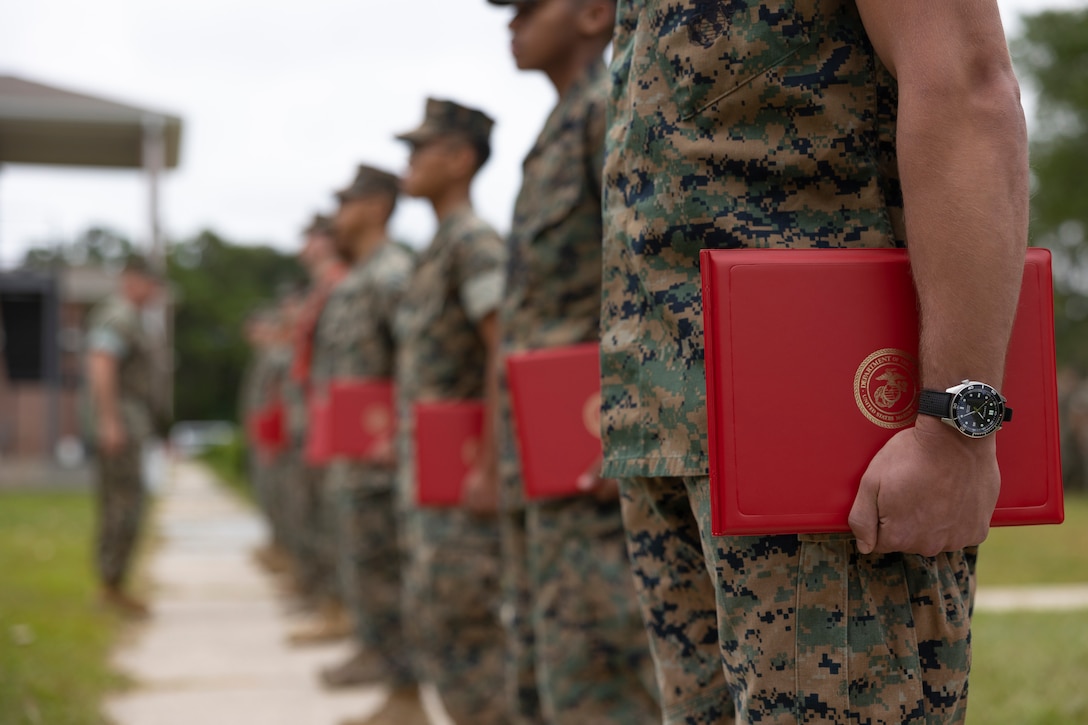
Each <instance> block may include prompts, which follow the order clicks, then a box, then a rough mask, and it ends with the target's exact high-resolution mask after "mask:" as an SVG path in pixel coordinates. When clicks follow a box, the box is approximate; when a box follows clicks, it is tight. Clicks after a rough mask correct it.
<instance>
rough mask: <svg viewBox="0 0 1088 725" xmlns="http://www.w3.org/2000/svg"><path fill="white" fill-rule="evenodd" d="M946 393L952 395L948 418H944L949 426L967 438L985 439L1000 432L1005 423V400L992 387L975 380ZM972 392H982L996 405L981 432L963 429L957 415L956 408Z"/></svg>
mask: <svg viewBox="0 0 1088 725" xmlns="http://www.w3.org/2000/svg"><path fill="white" fill-rule="evenodd" d="M948 392H950V393H952V401H951V404H950V405H949V411H948V413H949V417H948V418H946V419H945V420H947V421H948V422H949V423H951V425H952V426H953V427H954V428H955V429H956V430H958V431H959V432H960V433H962V434H963V435H965V436H967V437H968V438H986V437H988V436H991V435H993V434H994V433H996V432H997V431H999V430H1001V426H1002V424H1003V423H1004V422H1005V408H1006V400H1005V396H1003V395H1002V394H1001V393H1000V392H998V391H997V389H996V388H994V387H993V386H992V385H988V384H987V383H982V382H979V381H977V380H968V381H965V382H964V383H963V384H961V385H957V386H956V387H954V388H952V389H950V390H949V391H948ZM974 392H984V393H986V394H987V395H988V396H989V397H991V398H992V399H993V401H994V404H995V405H996V413H995V414H994V416H993V418H992V420H991V421H990V422H989V423H988V424H987V425H986V427H985V428H982V429H981V430H973V429H970V428H966V427H964V424H963V423H962V422H961V421H960V419H959V416H958V415H957V408H958V407H959V404H960V402H961V400H962V398H964V397H965V396H966V395H968V394H970V393H974Z"/></svg>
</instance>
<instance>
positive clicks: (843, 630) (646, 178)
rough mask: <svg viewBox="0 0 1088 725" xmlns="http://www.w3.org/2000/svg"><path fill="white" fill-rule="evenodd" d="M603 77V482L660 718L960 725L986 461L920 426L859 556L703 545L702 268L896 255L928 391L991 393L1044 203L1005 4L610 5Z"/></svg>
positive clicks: (806, 544) (867, 481)
mask: <svg viewBox="0 0 1088 725" xmlns="http://www.w3.org/2000/svg"><path fill="white" fill-rule="evenodd" d="M612 72H613V77H614V79H615V84H614V86H613V90H612V99H611V103H610V119H609V128H608V132H607V137H606V160H605V176H604V179H605V201H604V209H605V226H606V229H605V261H604V302H603V308H602V338H603V343H602V344H603V350H602V374H603V401H604V405H603V407H604V410H603V419H604V422H603V430H604V432H605V467H604V474H605V475H609V476H615V477H619V478H621V479H622V481H621V488H622V493H623V499H622V504H623V513H624V522H625V524H626V528H627V532H628V537H629V547H630V551H631V557H632V563H633V567H634V572H635V575H636V585H637V587H638V589H639V595H640V600H641V604H642V608H643V618H644V620H645V621H646V626H647V630H648V632H649V634H650V639H651V647H652V649H653V653H654V658H655V660H656V663H657V669H658V672H659V674H660V676H661V677H662V681H661V685H662V693H663V697H664V705H665V722H666V723H688V724H707V723H731V722H744V723H748V722H774V723H779V724H781V725H786V724H788V723H817V722H819V723H916V724H918V725H921V724H922V723H925V724H927V725H934V724H935V723H959V722H962V721H963V719H964V716H965V712H966V704H967V689H968V688H967V676H968V671H969V668H970V662H971V646H970V623H971V608H972V602H973V594H974V588H975V561H976V556H977V548H976V545H977V544H979V543H980V542H981V541H982V540H983V539H984V538H985V537H986V534H987V530H988V525H989V521H990V517H991V515H992V513H993V510H994V506H995V503H996V501H997V494H998V488H999V481H1000V475H999V472H998V468H997V462H996V458H995V442H994V438H993V437H988V438H982V439H969V438H967V437H965V436H963V435H961V434H960V433H959V432H958V431H956V430H955V429H953V428H952V427H951V426H948V425H944V424H943V423H942V422H941V421H940V420H938V419H936V418H934V417H930V416H926V415H922V416H919V417H918V420H917V421H916V423H915V424H914V425H913V426H912V427H910V428H906V429H904V430H902V431H900V432H899V433H897V434H896V435H895V436H894V437H892V438H891V439H890V440H889V442H888V443H887V444H886V445H885V446H884V448H883V449H881V450H880V451H879V452H878V453H877V455H876V457H875V458H874V459H873V460H872V462H871V464H870V466H869V468H868V471H867V472H866V473H865V474H864V476H863V477H862V480H861V481H860V489H859V492H858V495H857V498H856V500H855V503H854V508H853V511H852V513H851V515H850V525H851V528H852V530H853V536H851V535H849V534H835V535H800V536H799V535H780V536H726V537H714V536H712V535H711V532H710V521H711V513H710V491H709V487H710V486H709V481H708V479H707V472H708V455H707V428H706V424H707V420H706V399H705V395H706V393H705V387H704V385H705V381H704V373H705V371H704V346H703V324H702V323H703V320H702V312H703V310H702V298H701V295H700V278H699V257H698V255H699V252H700V250H701V249H703V248H757V247H758V248H772V249H782V250H789V249H798V248H839V247H903V246H905V247H906V248H907V250H908V252H909V255H910V261H911V268H912V272H913V275H914V281H915V286H916V288H917V292H918V298H919V304H920V318H921V350H920V360H919V362H920V371H921V377H922V385H923V387H925V388H929V389H934V390H939V391H943V390H945V389H947V388H949V387H951V386H954V385H956V384H957V383H958V382H959V381H961V380H963V379H965V378H969V379H972V380H979V381H983V382H987V383H989V384H991V385H992V386H994V387H999V386H1000V385H1001V381H1002V375H1003V372H1004V359H1005V349H1006V347H1007V344H1008V340H1009V334H1010V330H1011V326H1012V320H1013V316H1014V311H1015V308H1016V301H1017V295H1018V292H1019V287H1020V282H1021V279H1022V274H1023V260H1024V248H1025V246H1026V239H1027V231H1026V230H1027V199H1028V197H1027V188H1028V185H1027V155H1026V149H1027V143H1026V133H1025V125H1024V118H1023V112H1022V110H1021V107H1020V103H1019V95H1018V88H1017V83H1016V79H1015V77H1014V75H1013V72H1012V67H1011V63H1010V61H1009V54H1008V50H1007V48H1006V43H1005V35H1004V32H1003V31H1002V27H1001V20H1000V16H999V13H998V8H997V4H996V3H995V2H994V1H993V0H964V1H962V2H951V3H950V2H938V1H936V0H924V1H923V0H918V1H917V2H887V1H886V0H857V1H856V2H855V1H854V0H776V1H773V2H754V1H751V0H745V1H741V2H732V3H716V2H715V3H711V2H702V1H701V0H668V1H667V2H666V0H639V1H638V2H636V1H635V0H620V2H619V6H618V18H617V24H616V40H615V57H614V59H613V62H612ZM783 253H784V254H785V253H787V252H783ZM786 293H787V294H788V292H786ZM795 304H798V305H804V304H805V300H804V299H796V300H795ZM828 344H829V345H832V344H835V343H834V341H831V340H829V341H828ZM810 352H812V351H810ZM815 352H817V353H818V351H815ZM756 382H757V381H752V384H756ZM811 382H812V383H813V384H817V385H819V384H822V383H823V381H811ZM1011 402H1012V404H1013V405H1015V404H1016V401H1011ZM802 408H803V406H802ZM798 412H799V411H792V413H798ZM787 417H790V416H787ZM827 423H828V421H826V420H821V419H820V416H819V411H805V414H804V415H801V416H800V417H798V416H797V415H792V417H790V421H789V424H790V425H812V426H820V425H826V424H827ZM846 444H847V442H844V445H846ZM783 454H784V455H789V451H783Z"/></svg>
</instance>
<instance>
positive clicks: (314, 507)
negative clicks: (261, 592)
mask: <svg viewBox="0 0 1088 725" xmlns="http://www.w3.org/2000/svg"><path fill="white" fill-rule="evenodd" d="M323 479H324V470H323V469H321V468H314V467H313V466H309V465H306V464H305V463H303V462H301V461H295V465H293V466H292V468H291V473H290V475H289V477H287V479H286V480H285V481H284V495H285V498H286V500H287V502H288V510H289V514H288V525H289V527H290V529H291V536H290V538H291V540H292V541H293V544H292V546H291V549H292V552H293V554H294V558H295V563H296V568H297V575H298V576H297V580H298V585H299V588H300V589H301V590H302V592H303V594H304V595H305V596H308V597H316V598H323V597H330V596H335V595H337V594H338V593H339V585H338V583H337V581H336V575H335V567H334V563H333V561H334V552H333V547H332V534H331V530H332V527H331V522H330V521H328V518H329V516H328V513H329V509H328V507H327V506H326V505H325V499H324V496H323V495H322V489H323V485H322V484H323Z"/></svg>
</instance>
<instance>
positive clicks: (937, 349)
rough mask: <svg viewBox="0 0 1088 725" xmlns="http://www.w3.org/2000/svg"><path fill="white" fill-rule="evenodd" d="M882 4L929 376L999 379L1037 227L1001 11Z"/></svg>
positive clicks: (878, 40)
mask: <svg viewBox="0 0 1088 725" xmlns="http://www.w3.org/2000/svg"><path fill="white" fill-rule="evenodd" d="M875 2H876V3H878V4H883V5H884V8H881V10H880V12H879V13H877V14H878V15H882V17H878V18H876V19H874V18H873V17H872V12H873V11H872V10H871V8H870V6H872V5H873V4H874V2H873V0H870V1H869V2H859V3H858V5H859V7H860V8H862V10H863V17H865V19H866V25H867V28H868V27H869V25H870V20H872V21H873V22H872V24H873V25H874V26H875V28H874V34H875V35H876V37H875V38H874V43H875V44H876V46H877V49H878V51H879V52H881V57H882V58H885V56H888V57H886V58H885V62H887V63H888V65H889V66H890V67H891V68H892V69H893V71H894V72H895V74H896V76H897V78H898V81H899V117H898V118H899V120H898V132H897V133H898V140H897V143H898V157H899V171H900V176H901V179H902V184H903V196H904V208H905V214H906V224H907V244H908V247H909V251H910V258H911V267H912V269H913V273H914V278H915V284H916V286H917V288H918V297H919V304H920V312H921V321H922V330H921V335H922V336H921V350H920V352H921V363H922V378H923V380H922V382H923V385H925V386H926V387H931V388H938V389H944V388H947V387H949V386H951V385H954V384H955V383H957V382H959V381H960V380H963V379H964V378H973V379H978V380H983V381H985V382H989V383H991V384H993V385H995V386H1000V385H1001V379H1002V375H1003V372H1004V362H1005V354H1006V346H1007V343H1008V339H1009V335H1010V332H1011V329H1012V322H1013V318H1014V316H1015V311H1016V303H1017V299H1018V296H1019V289H1020V280H1021V277H1022V274H1023V261H1024V250H1025V247H1026V246H1027V225H1028V163H1027V131H1026V125H1025V123H1024V114H1023V109H1022V108H1021V106H1020V97H1019V88H1018V85H1017V82H1016V78H1015V76H1014V74H1013V70H1012V65H1011V62H1010V61H1009V57H1008V52H1007V50H1006V48H1005V44H1004V42H1005V41H1004V35H1003V33H1002V31H1001V23H1000V17H999V16H998V13H997V8H996V5H995V4H994V3H992V2H983V1H979V0H962V1H958V2H956V3H946V2H933V1H932V0H931V1H930V2H912V3H881V0H875ZM896 6H898V8H897V7H896ZM896 14H897V15H899V16H900V17H898V19H895V18H892V17H890V16H891V15H896ZM889 26H891V27H889ZM892 28H895V30H894V31H893V32H895V33H896V34H897V35H898V38H896V39H892V38H890V37H888V32H889V30H892Z"/></svg>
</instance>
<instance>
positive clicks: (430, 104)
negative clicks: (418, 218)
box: [371, 99, 508, 725]
mask: <svg viewBox="0 0 1088 725" xmlns="http://www.w3.org/2000/svg"><path fill="white" fill-rule="evenodd" d="M491 127H492V120H491V119H490V118H488V117H487V116H486V115H485V114H484V113H482V112H480V111H478V110H474V109H471V108H466V107H465V106H461V105H459V104H456V103H453V102H452V101H439V100H434V99H431V100H428V101H427V106H426V116H425V119H424V122H423V124H422V125H421V126H420V127H419V128H417V129H415V130H413V131H411V132H409V133H406V134H403V135H401V136H398V138H399V139H401V140H403V141H406V142H408V143H409V144H410V145H411V156H410V159H409V164H408V171H407V172H406V174H405V176H404V178H403V179H402V182H401V190H402V191H404V192H405V193H406V194H408V195H410V196H413V197H417V198H422V199H426V200H427V201H428V202H430V204H431V206H432V208H433V209H434V213H435V216H436V217H437V219H438V230H437V232H436V234H435V237H434V239H433V241H432V242H431V244H430V246H429V247H428V248H427V249H426V250H424V251H423V252H422V254H421V256H420V259H419V262H418V264H417V267H416V270H415V273H414V274H413V276H412V279H411V281H410V282H409V284H408V287H407V290H406V292H405V295H404V298H403V301H402V302H401V306H400V309H399V310H398V313H397V319H396V328H395V334H396V340H397V346H398V350H397V379H396V382H397V391H398V398H399V400H398V406H399V411H400V424H401V425H400V440H399V446H398V454H399V462H400V472H399V478H398V491H399V495H400V497H401V498H400V504H401V506H402V507H403V508H404V511H405V516H406V519H407V524H406V530H407V534H408V547H409V564H408V567H407V569H406V571H405V577H404V603H405V614H404V616H405V619H406V621H409V622H411V623H412V625H413V630H412V632H411V637H412V640H411V643H412V645H413V647H414V648H415V654H416V667H417V675H418V676H419V677H420V679H424V680H429V681H431V682H434V683H435V685H436V686H437V688H438V692H439V694H440V695H441V697H442V701H443V702H444V703H445V706H446V710H447V711H448V712H449V714H450V715H451V716H452V718H453V719H454V721H455V722H457V723H461V724H462V725H469V724H470V723H471V724H472V725H490V724H492V723H506V722H507V721H508V717H507V714H506V710H505V707H504V702H503V698H502V691H501V690H502V687H501V682H502V637H503V634H502V627H501V626H500V624H499V619H498V605H499V602H498V599H499V582H498V576H499V533H498V523H497V521H496V520H495V518H494V514H495V504H496V502H495V500H494V496H493V493H494V483H493V481H494V477H495V475H496V471H495V451H494V446H493V445H489V440H488V438H487V437H486V436H485V438H484V440H483V441H482V443H481V446H480V454H479V456H478V457H477V459H476V461H475V468H474V471H473V472H472V473H470V474H469V477H468V478H469V479H470V480H467V481H466V486H465V505H464V506H463V507H462V508H452V509H436V508H421V507H418V506H416V499H415V489H416V480H415V472H414V461H415V451H414V450H413V449H414V446H413V442H412V415H411V411H412V405H413V404H414V403H416V402H423V401H427V402H433V401H444V400H445V401H450V400H472V399H480V398H485V397H486V398H487V399H488V401H489V404H491V403H490V401H492V400H493V395H494V391H493V390H486V391H485V379H486V378H487V369H488V368H490V367H493V366H494V365H495V364H496V359H497V355H498V324H497V313H496V310H497V308H498V305H499V299H500V296H501V294H502V277H503V265H504V263H505V254H504V249H503V243H502V240H501V239H500V238H499V236H498V234H497V233H496V232H495V230H494V229H492V228H491V227H490V226H489V225H488V224H487V223H485V222H484V221H483V220H481V219H480V218H479V217H478V216H476V213H475V212H474V211H473V209H472V203H471V199H470V189H471V185H472V180H473V179H474V178H475V176H476V173H477V171H479V169H480V167H482V166H483V165H484V163H485V162H486V161H487V159H488V157H489V156H490V153H491V146H490V135H491ZM488 492H490V493H491V494H492V495H491V496H490V497H489V496H488ZM417 697H418V694H417V691H416V690H415V689H414V688H413V689H412V690H409V691H406V690H399V691H396V692H394V695H393V698H391V700H390V705H389V709H387V711H385V712H382V713H379V715H378V716H377V717H376V718H375V719H374V720H372V721H371V722H383V723H401V722H402V720H400V719H397V717H396V714H397V713H396V710H395V708H396V707H398V704H399V703H401V702H404V701H408V702H412V701H414V699H415V698H417ZM412 707H416V706H414V705H413V706H412ZM413 712H414V710H413ZM383 718H384V719H383ZM411 722H421V723H422V722H425V721H424V720H412V721H411Z"/></svg>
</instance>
